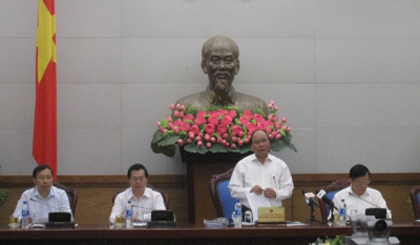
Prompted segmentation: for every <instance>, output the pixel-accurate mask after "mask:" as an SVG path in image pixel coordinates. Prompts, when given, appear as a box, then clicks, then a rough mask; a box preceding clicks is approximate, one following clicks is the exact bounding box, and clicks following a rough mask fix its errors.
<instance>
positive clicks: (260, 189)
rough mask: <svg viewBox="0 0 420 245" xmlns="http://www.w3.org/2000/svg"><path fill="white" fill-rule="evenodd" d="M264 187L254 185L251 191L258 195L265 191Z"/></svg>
mask: <svg viewBox="0 0 420 245" xmlns="http://www.w3.org/2000/svg"><path fill="white" fill-rule="evenodd" d="M263 191H264V189H263V188H261V186H259V185H254V187H252V188H251V192H254V193H255V194H257V195H261V194H262V193H263Z"/></svg>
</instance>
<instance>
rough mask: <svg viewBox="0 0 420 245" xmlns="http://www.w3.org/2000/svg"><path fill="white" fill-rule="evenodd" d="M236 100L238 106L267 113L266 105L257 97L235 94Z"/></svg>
mask: <svg viewBox="0 0 420 245" xmlns="http://www.w3.org/2000/svg"><path fill="white" fill-rule="evenodd" d="M236 99H237V104H238V105H245V107H248V108H249V109H251V110H254V111H255V109H261V110H263V111H264V112H265V113H268V107H267V103H266V102H265V101H264V100H262V99H260V98H258V97H255V96H252V95H249V94H243V93H239V92H236Z"/></svg>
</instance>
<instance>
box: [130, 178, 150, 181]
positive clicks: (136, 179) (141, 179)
mask: <svg viewBox="0 0 420 245" xmlns="http://www.w3.org/2000/svg"><path fill="white" fill-rule="evenodd" d="M130 180H131V181H133V182H137V181H140V182H143V181H144V180H146V178H145V177H140V178H131V179H130Z"/></svg>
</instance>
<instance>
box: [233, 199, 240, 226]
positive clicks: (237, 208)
mask: <svg viewBox="0 0 420 245" xmlns="http://www.w3.org/2000/svg"><path fill="white" fill-rule="evenodd" d="M233 222H234V224H235V227H242V204H241V203H240V202H237V203H236V204H235V219H234V220H233Z"/></svg>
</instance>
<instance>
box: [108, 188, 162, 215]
mask: <svg viewBox="0 0 420 245" xmlns="http://www.w3.org/2000/svg"><path fill="white" fill-rule="evenodd" d="M146 186H147V187H149V188H150V189H152V190H154V191H156V192H159V193H160V194H161V195H162V198H163V203H165V207H166V210H168V207H169V196H168V194H166V192H164V191H160V190H158V189H156V188H155V187H153V186H152V185H151V184H147V185H146ZM123 191H125V190H122V191H115V194H114V195H113V196H112V204H114V201H115V198H117V195H118V194H120V193H121V192H123Z"/></svg>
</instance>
